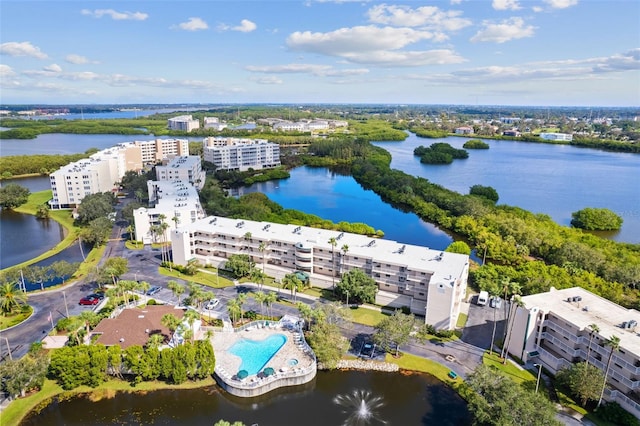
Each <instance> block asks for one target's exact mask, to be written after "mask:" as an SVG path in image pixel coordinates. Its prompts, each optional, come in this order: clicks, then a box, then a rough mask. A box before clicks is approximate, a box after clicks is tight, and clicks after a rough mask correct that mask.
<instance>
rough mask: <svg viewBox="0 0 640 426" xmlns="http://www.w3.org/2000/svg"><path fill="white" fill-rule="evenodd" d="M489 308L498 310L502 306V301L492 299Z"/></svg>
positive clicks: (497, 298) (496, 298)
mask: <svg viewBox="0 0 640 426" xmlns="http://www.w3.org/2000/svg"><path fill="white" fill-rule="evenodd" d="M489 306H491V307H492V308H496V309H500V307H501V306H502V299H501V298H499V297H492V298H491V301H490V302H489Z"/></svg>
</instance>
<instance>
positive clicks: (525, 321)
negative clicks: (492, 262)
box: [505, 287, 640, 417]
mask: <svg viewBox="0 0 640 426" xmlns="http://www.w3.org/2000/svg"><path fill="white" fill-rule="evenodd" d="M522 303H523V307H517V306H515V309H512V311H511V315H510V317H511V320H510V321H509V324H508V325H507V327H508V334H507V338H506V340H505V342H508V343H507V344H508V350H509V353H510V354H512V355H515V356H516V357H518V358H520V359H521V360H522V361H524V362H527V361H533V362H536V363H540V364H542V365H544V367H545V368H546V369H548V370H549V371H551V372H552V373H554V374H555V373H557V372H558V371H559V370H561V369H562V368H565V367H570V366H571V364H574V363H577V362H581V361H586V360H587V358H588V361H589V364H591V365H594V366H596V367H598V368H599V369H600V370H602V371H603V372H604V371H605V370H606V368H607V360H608V358H609V355H610V354H611V352H610V348H609V347H608V346H606V341H607V339H609V338H610V337H611V336H617V337H619V338H620V349H619V351H617V352H614V353H613V358H612V360H611V367H610V371H609V378H608V382H607V383H608V389H607V391H606V392H605V399H606V400H607V401H616V402H617V403H618V404H620V405H621V406H622V407H624V408H625V409H626V410H628V411H629V412H631V413H633V414H634V415H635V416H636V417H640V338H639V337H638V334H637V333H638V331H639V329H638V324H640V312H638V311H636V310H635V309H626V308H623V307H622V306H620V305H616V304H615V303H613V302H611V301H609V300H606V299H604V298H602V297H600V296H597V295H595V294H593V293H591V292H589V291H587V290H585V289H583V288H581V287H573V288H565V289H562V290H556V289H555V288H551V290H550V291H548V292H546V293H539V294H533V295H530V296H525V297H523V298H522ZM591 324H595V325H597V326H598V328H599V331H598V332H597V333H595V332H592V329H591V328H590V326H591ZM589 342H591V345H590V344H589ZM589 346H591V349H589Z"/></svg>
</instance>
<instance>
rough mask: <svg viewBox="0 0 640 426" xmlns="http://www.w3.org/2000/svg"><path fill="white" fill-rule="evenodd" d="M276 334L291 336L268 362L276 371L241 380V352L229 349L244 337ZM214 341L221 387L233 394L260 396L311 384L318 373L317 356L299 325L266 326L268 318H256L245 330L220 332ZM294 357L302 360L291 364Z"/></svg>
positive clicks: (263, 337)
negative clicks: (269, 374) (239, 354)
mask: <svg viewBox="0 0 640 426" xmlns="http://www.w3.org/2000/svg"><path fill="white" fill-rule="evenodd" d="M274 334H282V335H284V336H285V337H286V339H287V340H286V342H285V343H284V345H282V347H281V348H280V349H279V350H278V352H276V354H275V355H274V356H273V357H272V358H271V359H270V360H269V362H267V364H266V365H265V368H266V367H271V368H273V369H274V371H275V374H273V375H271V376H268V377H265V376H264V375H263V374H262V373H258V374H257V375H256V374H254V375H250V376H248V377H246V378H244V379H239V378H238V377H237V376H236V373H237V372H238V370H239V368H240V365H241V363H242V360H241V359H240V357H238V356H237V355H233V354H231V353H229V351H228V350H229V348H231V347H232V346H233V345H234V344H235V343H236V342H237V341H238V340H240V339H243V338H245V339H251V340H263V339H265V338H267V337H269V336H271V335H274ZM211 343H212V345H213V348H214V353H215V356H216V369H215V373H216V374H215V376H216V379H217V381H218V383H219V384H220V386H222V387H223V388H224V389H225V390H227V392H229V393H231V394H232V395H236V396H242V397H253V396H258V395H262V394H264V393H267V392H270V391H272V390H274V389H277V388H280V387H284V386H295V385H301V384H304V383H307V382H309V381H311V380H313V378H314V377H315V375H316V371H317V365H316V359H315V355H314V354H313V351H312V350H311V348H310V347H309V345H308V344H307V343H306V342H305V340H304V336H303V335H302V332H301V331H300V330H299V329H298V328H297V327H296V326H291V325H288V324H282V323H273V322H272V323H271V324H270V325H269V326H265V325H264V321H256V322H254V323H252V324H250V325H249V326H247V327H245V328H243V329H241V330H234V331H218V332H216V333H214V335H213V337H212V338H211ZM292 359H295V360H297V361H298V363H297V364H296V365H290V363H289V362H290V360H292Z"/></svg>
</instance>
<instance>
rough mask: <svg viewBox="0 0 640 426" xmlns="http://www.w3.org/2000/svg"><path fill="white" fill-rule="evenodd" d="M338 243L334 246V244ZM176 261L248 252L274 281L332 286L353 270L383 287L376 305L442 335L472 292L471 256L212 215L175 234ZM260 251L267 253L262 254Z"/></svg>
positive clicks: (217, 261)
mask: <svg viewBox="0 0 640 426" xmlns="http://www.w3.org/2000/svg"><path fill="white" fill-rule="evenodd" d="M331 238H335V239H336V243H337V244H336V246H335V247H334V246H332V245H331V244H330V243H329V241H330V240H331ZM171 244H172V249H173V258H174V262H175V263H177V264H180V265H186V264H187V263H188V262H189V261H190V260H191V259H196V260H198V261H200V262H201V263H202V264H208V265H214V266H220V265H224V263H225V261H226V259H228V258H229V257H230V256H231V255H234V254H247V255H249V256H250V257H251V258H252V259H253V261H254V262H256V264H257V265H258V266H259V267H260V266H264V267H265V272H266V273H267V274H268V275H271V276H274V277H276V278H282V277H283V276H284V275H286V274H287V273H291V272H294V271H304V272H306V273H308V274H310V279H311V281H312V283H313V285H314V286H318V287H324V288H330V287H331V286H332V285H333V284H334V283H337V282H338V281H339V280H340V276H341V275H342V274H343V273H344V272H347V271H348V270H350V269H353V268H359V269H362V270H363V271H364V272H365V273H366V274H367V275H368V276H370V277H372V278H373V279H374V280H375V281H376V283H377V284H378V294H377V296H376V298H377V303H379V304H382V305H386V306H391V307H398V308H399V307H403V306H407V307H409V308H410V309H411V312H413V313H415V314H417V315H421V316H425V322H426V323H427V324H431V325H433V326H434V327H436V328H437V329H448V330H451V329H453V328H454V327H455V325H456V320H457V318H458V314H459V313H460V307H461V303H462V301H463V299H464V297H465V290H466V288H467V276H468V273H469V257H468V256H465V255H462V254H457V253H444V252H441V251H439V250H430V249H428V248H426V247H421V246H414V245H408V244H401V243H398V242H396V241H391V240H384V239H377V238H371V237H367V236H364V235H357V234H350V233H345V232H339V231H331V230H326V229H316V228H310V227H306V226H296V225H282V224H277V223H268V222H255V221H250V220H242V219H230V218H224V217H217V216H209V217H206V218H204V219H202V220H198V221H196V222H194V223H191V224H188V225H184V226H181V227H179V228H178V229H176V230H174V231H172V233H171ZM261 246H262V249H263V250H260V248H261Z"/></svg>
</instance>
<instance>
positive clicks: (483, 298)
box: [478, 290, 489, 306]
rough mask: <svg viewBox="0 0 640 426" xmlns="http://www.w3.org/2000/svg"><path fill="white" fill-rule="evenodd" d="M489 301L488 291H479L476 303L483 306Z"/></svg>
mask: <svg viewBox="0 0 640 426" xmlns="http://www.w3.org/2000/svg"><path fill="white" fill-rule="evenodd" d="M488 301H489V293H488V292H486V291H484V290H483V291H481V292H480V294H479V295H478V305H480V306H484V305H486V304H487V302H488Z"/></svg>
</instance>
